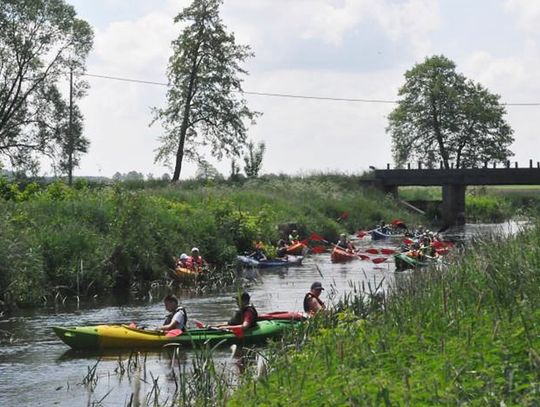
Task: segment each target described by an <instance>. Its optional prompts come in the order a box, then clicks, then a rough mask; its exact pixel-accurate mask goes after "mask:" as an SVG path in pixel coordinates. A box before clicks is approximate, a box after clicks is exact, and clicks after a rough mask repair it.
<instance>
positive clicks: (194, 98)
mask: <svg viewBox="0 0 540 407" xmlns="http://www.w3.org/2000/svg"><path fill="white" fill-rule="evenodd" d="M222 2H223V0H194V1H193V3H192V4H191V5H190V6H189V7H187V8H185V9H184V10H183V11H182V12H181V13H180V14H178V15H177V16H176V18H175V19H174V21H175V22H176V23H185V24H187V26H186V27H185V28H184V29H183V30H182V32H181V34H180V36H179V37H178V38H177V39H176V40H175V41H173V43H172V47H173V55H172V56H171V58H170V59H169V66H168V71H167V77H168V87H169V89H168V91H167V106H166V107H165V108H162V109H157V108H155V109H154V120H153V122H152V124H153V123H154V122H156V121H158V120H159V121H160V122H161V123H162V125H163V128H164V134H163V135H162V136H161V137H160V139H159V140H160V142H161V145H160V147H159V148H158V149H157V155H156V162H165V163H169V162H170V159H171V158H174V161H175V166H174V173H173V177H172V181H173V182H174V181H177V180H178V179H179V177H180V172H181V170H182V161H183V159H184V156H185V157H186V158H187V159H190V160H196V161H198V160H201V157H202V155H201V152H200V148H201V147H206V146H208V147H210V151H211V154H212V155H213V156H214V157H216V158H217V159H218V160H219V159H221V158H223V156H224V155H226V156H230V157H234V156H239V155H240V153H241V151H242V149H243V147H244V145H245V142H246V138H247V136H246V132H247V129H246V124H245V123H246V121H251V122H252V123H253V122H254V120H255V118H256V117H257V115H258V113H257V112H254V111H251V110H249V109H248V107H247V103H246V101H245V100H244V99H243V98H241V96H240V95H241V94H242V80H241V79H240V78H239V76H240V75H243V74H247V72H246V71H245V70H244V69H242V68H241V66H240V65H241V63H242V62H244V61H245V60H246V59H247V58H248V57H251V56H252V55H253V54H252V53H251V51H250V48H249V46H245V45H237V44H236V43H235V38H234V35H233V34H229V33H227V32H226V27H225V26H224V25H223V23H222V21H221V19H220V17H219V7H220V5H221V4H222Z"/></svg>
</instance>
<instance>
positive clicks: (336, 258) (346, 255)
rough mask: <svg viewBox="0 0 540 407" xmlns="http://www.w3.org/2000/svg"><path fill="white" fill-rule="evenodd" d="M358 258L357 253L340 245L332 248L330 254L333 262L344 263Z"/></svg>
mask: <svg viewBox="0 0 540 407" xmlns="http://www.w3.org/2000/svg"><path fill="white" fill-rule="evenodd" d="M358 258H359V257H358V255H357V254H356V253H351V252H348V251H347V250H344V249H341V248H339V247H334V250H332V254H331V255H330V260H332V263H344V262H346V261H351V260H356V259H358Z"/></svg>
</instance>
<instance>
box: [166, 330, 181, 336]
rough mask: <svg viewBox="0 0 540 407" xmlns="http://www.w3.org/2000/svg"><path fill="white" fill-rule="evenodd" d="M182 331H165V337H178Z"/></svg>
mask: <svg viewBox="0 0 540 407" xmlns="http://www.w3.org/2000/svg"><path fill="white" fill-rule="evenodd" d="M182 333H183V331H182V330H181V329H171V330H170V331H167V333H166V334H165V336H178V335H182Z"/></svg>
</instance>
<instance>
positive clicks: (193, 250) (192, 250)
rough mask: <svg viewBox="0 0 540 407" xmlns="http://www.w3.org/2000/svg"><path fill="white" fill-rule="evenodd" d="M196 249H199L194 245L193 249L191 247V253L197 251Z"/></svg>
mask: <svg viewBox="0 0 540 407" xmlns="http://www.w3.org/2000/svg"><path fill="white" fill-rule="evenodd" d="M198 251H199V249H197V248H196V247H194V248H193V249H191V253H193V252H198Z"/></svg>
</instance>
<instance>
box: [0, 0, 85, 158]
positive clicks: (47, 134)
mask: <svg viewBox="0 0 540 407" xmlns="http://www.w3.org/2000/svg"><path fill="white" fill-rule="evenodd" d="M92 44H93V32H92V29H91V27H90V25H89V24H88V23H87V22H85V21H83V20H81V19H78V18H77V15H76V12H75V10H74V8H73V6H71V5H68V4H66V2H65V1H63V0H2V1H1V2H0V159H1V158H2V157H8V158H9V159H10V160H11V164H12V165H14V166H26V167H28V166H31V165H32V164H35V163H36V157H37V156H38V155H40V154H47V155H49V156H54V152H55V151H56V150H57V141H58V136H59V132H58V126H57V123H55V122H54V120H55V118H57V113H58V109H57V108H58V98H60V97H61V96H60V92H59V91H58V83H59V82H60V81H65V83H67V77H68V75H69V72H70V70H71V69H73V70H76V71H82V70H83V69H84V66H85V61H86V57H87V55H88V53H89V51H90V49H91V47H92Z"/></svg>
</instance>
